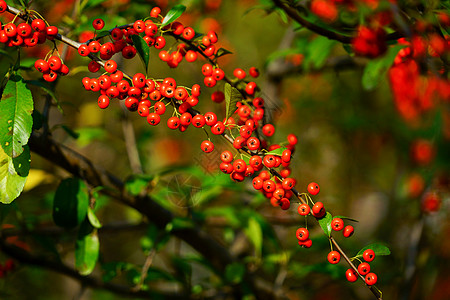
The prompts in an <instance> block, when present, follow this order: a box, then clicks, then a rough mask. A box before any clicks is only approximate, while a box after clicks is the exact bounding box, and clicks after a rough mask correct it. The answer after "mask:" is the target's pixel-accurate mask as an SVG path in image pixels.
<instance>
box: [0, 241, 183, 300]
mask: <svg viewBox="0 0 450 300" xmlns="http://www.w3.org/2000/svg"><path fill="white" fill-rule="evenodd" d="M0 249H1V250H2V252H4V253H5V254H6V255H8V256H10V257H12V258H14V259H16V260H18V261H20V262H21V263H24V264H28V265H33V266H37V267H41V268H44V269H48V270H51V271H54V272H57V273H60V274H63V275H66V276H68V277H70V278H73V279H75V280H78V281H79V282H80V283H81V284H83V285H86V286H89V287H92V288H97V289H103V290H107V291H110V292H113V293H115V294H118V295H123V296H128V297H139V298H145V299H154V298H155V297H158V296H159V297H162V298H164V299H186V297H187V295H183V294H180V293H177V294H173V293H170V294H168V293H160V292H149V291H135V290H132V289H131V288H130V287H128V286H124V285H118V284H112V283H108V282H103V281H102V280H100V279H98V278H96V277H94V276H83V275H80V274H79V273H78V271H77V270H75V269H72V268H71V267H69V266H67V265H65V264H63V263H60V262H55V261H53V260H50V259H48V258H45V257H41V256H36V255H33V254H31V253H29V252H28V251H26V250H24V249H22V248H19V247H16V246H13V245H11V244H8V243H6V242H5V241H4V240H3V239H0Z"/></svg>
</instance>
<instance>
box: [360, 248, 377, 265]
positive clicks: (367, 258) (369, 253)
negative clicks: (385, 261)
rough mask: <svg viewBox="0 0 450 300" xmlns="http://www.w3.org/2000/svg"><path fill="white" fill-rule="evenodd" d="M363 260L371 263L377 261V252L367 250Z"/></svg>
mask: <svg viewBox="0 0 450 300" xmlns="http://www.w3.org/2000/svg"><path fill="white" fill-rule="evenodd" d="M363 258H364V260H365V261H367V262H371V261H373V260H374V259H375V252H374V251H373V250H372V249H367V250H365V251H364V252H363Z"/></svg>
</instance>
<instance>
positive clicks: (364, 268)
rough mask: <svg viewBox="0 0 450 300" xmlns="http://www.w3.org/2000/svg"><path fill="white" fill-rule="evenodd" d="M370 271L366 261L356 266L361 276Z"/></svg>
mask: <svg viewBox="0 0 450 300" xmlns="http://www.w3.org/2000/svg"><path fill="white" fill-rule="evenodd" d="M369 272H370V265H369V264H368V263H366V262H363V263H360V264H359V266H358V273H359V274H361V275H362V276H365V275H367V274H369Z"/></svg>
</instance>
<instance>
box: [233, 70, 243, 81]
mask: <svg viewBox="0 0 450 300" xmlns="http://www.w3.org/2000/svg"><path fill="white" fill-rule="evenodd" d="M233 75H234V77H236V78H238V79H244V78H245V76H246V74H245V71H244V70H242V69H240V68H236V69H234V72H233Z"/></svg>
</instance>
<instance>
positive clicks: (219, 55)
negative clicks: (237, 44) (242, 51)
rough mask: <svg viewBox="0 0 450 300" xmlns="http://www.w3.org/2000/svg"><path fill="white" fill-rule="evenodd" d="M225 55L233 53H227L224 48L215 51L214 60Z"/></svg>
mask: <svg viewBox="0 0 450 300" xmlns="http://www.w3.org/2000/svg"><path fill="white" fill-rule="evenodd" d="M227 54H233V52H231V51H228V50H227V49H225V48H219V50H217V52H216V55H215V56H216V58H218V57H221V56H224V55H227Z"/></svg>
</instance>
